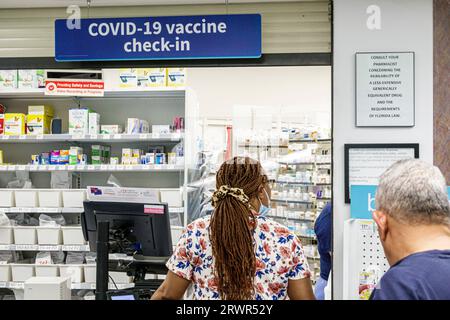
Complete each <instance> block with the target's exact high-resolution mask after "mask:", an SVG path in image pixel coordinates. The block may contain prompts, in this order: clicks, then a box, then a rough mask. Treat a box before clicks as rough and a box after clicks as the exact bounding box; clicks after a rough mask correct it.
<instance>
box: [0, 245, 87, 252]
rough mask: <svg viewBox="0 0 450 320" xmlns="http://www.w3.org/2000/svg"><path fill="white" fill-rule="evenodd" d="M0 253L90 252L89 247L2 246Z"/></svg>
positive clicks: (0, 246)
mask: <svg viewBox="0 0 450 320" xmlns="http://www.w3.org/2000/svg"><path fill="white" fill-rule="evenodd" d="M0 251H78V252H89V251H90V249H89V245H85V244H81V245H61V244H59V245H41V244H2V245H0Z"/></svg>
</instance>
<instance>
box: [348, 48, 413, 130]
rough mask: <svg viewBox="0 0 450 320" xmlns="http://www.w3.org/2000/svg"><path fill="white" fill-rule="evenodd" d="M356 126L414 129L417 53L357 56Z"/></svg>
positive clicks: (359, 53)
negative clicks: (415, 56) (415, 62)
mask: <svg viewBox="0 0 450 320" xmlns="http://www.w3.org/2000/svg"><path fill="white" fill-rule="evenodd" d="M355 60H356V69H355V70H356V88H355V90H356V126H357V127H413V126H414V124H415V107H414V103H415V101H414V100H415V98H414V95H415V92H414V52H358V53H356V58H355Z"/></svg>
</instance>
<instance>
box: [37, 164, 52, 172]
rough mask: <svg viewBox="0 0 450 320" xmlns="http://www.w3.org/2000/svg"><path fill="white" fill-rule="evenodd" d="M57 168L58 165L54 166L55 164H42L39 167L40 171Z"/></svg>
mask: <svg viewBox="0 0 450 320" xmlns="http://www.w3.org/2000/svg"><path fill="white" fill-rule="evenodd" d="M55 169H56V166H54V165H49V166H48V167H47V166H40V167H39V170H40V171H45V170H48V171H54V170H55Z"/></svg>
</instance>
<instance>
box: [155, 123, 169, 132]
mask: <svg viewBox="0 0 450 320" xmlns="http://www.w3.org/2000/svg"><path fill="white" fill-rule="evenodd" d="M152 133H157V134H169V133H170V125H168V124H164V125H155V124H154V125H152Z"/></svg>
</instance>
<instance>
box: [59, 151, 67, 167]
mask: <svg viewBox="0 0 450 320" xmlns="http://www.w3.org/2000/svg"><path fill="white" fill-rule="evenodd" d="M59 164H69V150H59Z"/></svg>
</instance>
